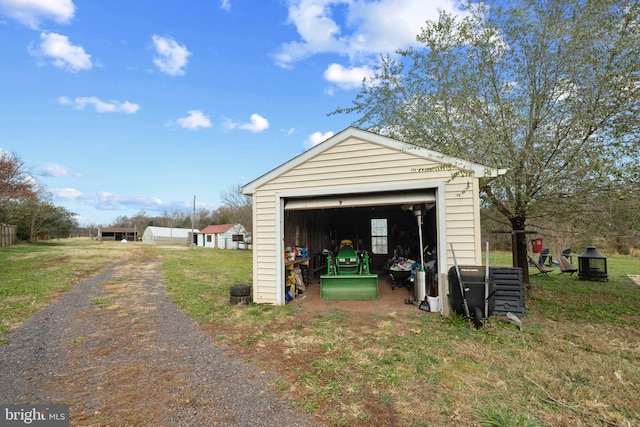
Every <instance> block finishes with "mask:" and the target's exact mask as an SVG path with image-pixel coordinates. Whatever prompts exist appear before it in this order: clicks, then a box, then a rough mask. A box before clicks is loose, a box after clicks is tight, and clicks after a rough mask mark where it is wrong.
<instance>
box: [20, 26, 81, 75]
mask: <svg viewBox="0 0 640 427" xmlns="http://www.w3.org/2000/svg"><path fill="white" fill-rule="evenodd" d="M40 39H41V42H40V46H39V48H38V49H30V53H31V54H32V55H34V56H37V57H45V58H50V59H51V61H52V63H53V65H55V66H56V67H58V68H61V69H63V70H68V71H72V72H74V73H75V72H77V71H80V70H90V69H91V67H93V64H92V63H91V55H89V54H87V53H86V52H85V51H84V49H83V48H82V47H81V46H74V45H73V44H71V43H70V42H69V38H68V37H67V36H63V35H61V34H56V33H41V34H40Z"/></svg>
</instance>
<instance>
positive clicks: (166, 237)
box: [142, 226, 198, 246]
mask: <svg viewBox="0 0 640 427" xmlns="http://www.w3.org/2000/svg"><path fill="white" fill-rule="evenodd" d="M197 232H198V230H195V229H194V230H191V229H190V228H173V227H155V226H149V227H147V228H146V229H145V230H144V233H142V243H145V244H147V245H185V246H186V245H190V244H192V243H195V241H194V238H193V236H194V235H195V233H197ZM192 233H193V234H192Z"/></svg>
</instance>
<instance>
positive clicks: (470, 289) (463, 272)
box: [449, 265, 496, 320]
mask: <svg viewBox="0 0 640 427" xmlns="http://www.w3.org/2000/svg"><path fill="white" fill-rule="evenodd" d="M458 268H459V269H460V277H461V278H462V284H463V286H464V289H465V295H466V299H467V305H468V306H469V315H470V316H471V317H472V318H474V319H475V318H476V317H477V316H478V315H479V314H480V313H481V314H482V318H487V317H489V316H490V315H491V313H493V310H494V308H495V295H496V292H495V289H496V288H495V285H494V283H493V281H492V280H490V278H489V294H488V299H489V316H487V315H486V313H485V312H484V302H485V295H484V294H485V285H484V282H485V273H486V271H485V267H484V266H483V265H475V266H459V267H458ZM449 303H450V304H451V310H453V312H455V313H457V314H463V315H466V313H465V312H464V304H463V302H462V293H461V292H460V282H459V281H458V274H457V273H456V267H455V266H454V267H451V268H450V269H449ZM477 320H480V319H477Z"/></svg>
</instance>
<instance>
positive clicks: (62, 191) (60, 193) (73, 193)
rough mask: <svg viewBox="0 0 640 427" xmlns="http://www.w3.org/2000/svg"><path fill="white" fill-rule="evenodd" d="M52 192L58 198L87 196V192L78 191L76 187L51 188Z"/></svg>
mask: <svg viewBox="0 0 640 427" xmlns="http://www.w3.org/2000/svg"><path fill="white" fill-rule="evenodd" d="M51 194H52V195H53V197H54V198H55V199H58V200H78V199H86V198H87V195H86V194H85V193H83V192H82V191H78V190H76V189H75V188H54V189H53V190H51Z"/></svg>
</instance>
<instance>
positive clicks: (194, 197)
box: [190, 194, 196, 248]
mask: <svg viewBox="0 0 640 427" xmlns="http://www.w3.org/2000/svg"><path fill="white" fill-rule="evenodd" d="M195 218H196V195H195V194H194V195H193V214H191V245H190V246H191V248H193V238H194V235H193V229H194V227H193V223H194V221H195Z"/></svg>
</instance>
